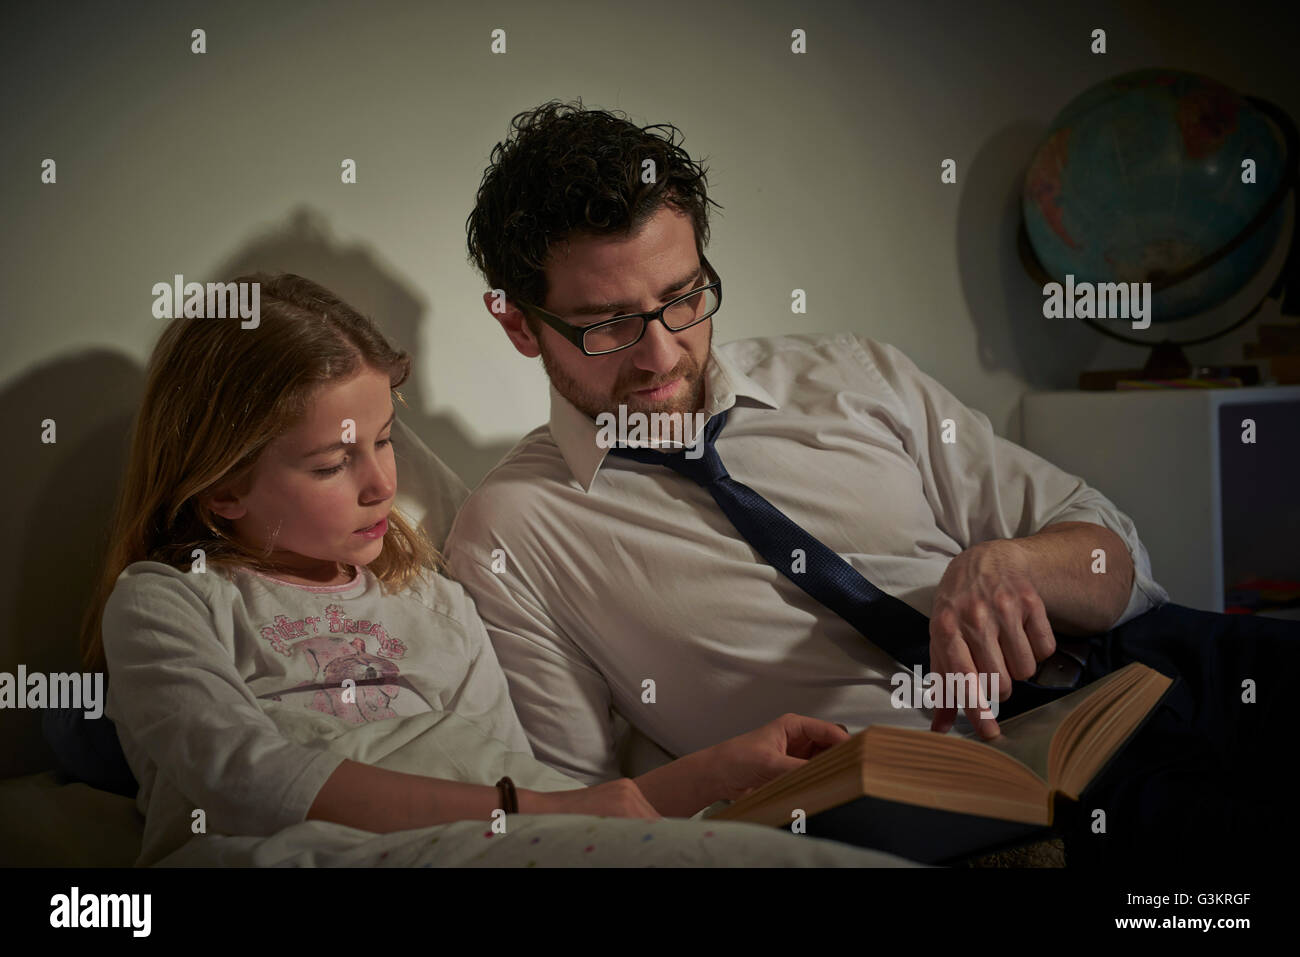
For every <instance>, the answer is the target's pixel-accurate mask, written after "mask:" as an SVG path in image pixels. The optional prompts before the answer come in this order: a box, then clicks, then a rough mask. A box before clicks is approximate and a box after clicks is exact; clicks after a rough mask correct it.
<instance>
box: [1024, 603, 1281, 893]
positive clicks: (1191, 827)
mask: <svg viewBox="0 0 1300 957" xmlns="http://www.w3.org/2000/svg"><path fill="white" fill-rule="evenodd" d="M1131 661H1140V662H1142V663H1144V664H1146V665H1149V666H1150V667H1152V668H1155V669H1156V670H1157V671H1160V672H1162V673H1164V674H1166V675H1169V676H1170V677H1172V678H1176V679H1178V680H1177V681H1176V682H1175V684H1174V685H1173V687H1172V688H1170V691H1169V694H1168V695H1167V696H1166V698H1165V700H1164V701H1163V702H1162V703H1161V705H1160V707H1159V708H1157V709H1156V711H1155V712H1154V713H1153V714H1152V715H1151V716H1150V718H1149V720H1148V721H1147V723H1146V725H1145V726H1144V727H1143V728H1141V729H1140V730H1139V731H1138V733H1137V734H1136V735H1135V736H1134V737H1133V738H1132V739H1131V740H1130V741H1129V743H1128V745H1127V746H1126V747H1125V749H1124V750H1123V751H1122V752H1121V753H1120V755H1119V756H1118V757H1117V758H1116V759H1115V760H1114V762H1112V764H1111V765H1110V766H1109V767H1108V768H1106V769H1104V770H1103V772H1102V773H1101V775H1100V776H1099V777H1098V778H1096V779H1095V780H1094V782H1093V784H1092V786H1091V787H1090V789H1089V790H1088V791H1086V792H1085V793H1084V794H1083V796H1082V799H1081V802H1080V804H1079V805H1077V806H1073V807H1069V808H1068V809H1067V813H1065V814H1064V815H1063V818H1062V820H1061V821H1060V825H1061V831H1062V833H1063V835H1064V838H1065V846H1066V866H1068V867H1090V866H1099V867H1106V868H1108V869H1109V868H1113V867H1115V866H1156V867H1164V866H1183V867H1187V866H1200V865H1206V866H1212V867H1215V868H1221V869H1222V868H1227V870H1222V871H1221V873H1222V875H1223V876H1224V877H1229V876H1231V875H1233V874H1234V873H1235V874H1239V875H1241V876H1249V875H1250V874H1251V873H1253V869H1254V867H1255V865H1257V864H1259V863H1261V862H1268V861H1273V862H1276V863H1283V862H1285V863H1286V864H1287V865H1288V866H1289V862H1290V861H1291V860H1292V859H1293V857H1292V855H1294V854H1295V852H1296V850H1297V845H1298V844H1300V841H1298V840H1297V834H1298V833H1300V825H1298V824H1297V821H1300V818H1298V817H1297V812H1298V811H1300V808H1297V806H1296V801H1295V796H1294V792H1293V791H1292V790H1291V788H1292V787H1293V784H1292V782H1293V781H1294V780H1295V779H1296V774H1295V764H1296V756H1297V745H1296V737H1295V733H1294V732H1293V730H1292V725H1293V724H1294V723H1295V721H1296V717H1297V714H1296V709H1295V704H1296V702H1297V700H1298V699H1300V696H1297V694H1296V687H1297V685H1296V682H1297V680H1300V622H1295V621H1284V620H1281V619H1272V618H1260V617H1258V616H1254V615H1219V614H1215V613H1213V612H1206V611H1197V610H1195V609H1191V608H1185V607H1183V606H1181V605H1174V604H1165V605H1162V606H1160V607H1159V608H1155V609H1152V610H1151V611H1149V612H1147V613H1146V614H1143V615H1139V616H1138V617H1137V618H1134V619H1132V620H1131V621H1128V622H1126V623H1125V624H1123V625H1121V626H1120V627H1119V628H1116V629H1114V630H1112V631H1109V632H1107V633H1105V634H1103V635H1097V636H1094V637H1093V638H1092V639H1091V643H1090V652H1089V657H1088V662H1087V666H1086V668H1085V670H1084V673H1083V677H1082V679H1081V683H1087V682H1091V681H1095V680H1096V679H1097V678H1100V677H1101V676H1102V675H1105V674H1108V673H1110V672H1111V671H1114V670H1115V669H1117V668H1120V667H1122V666H1123V665H1126V664H1128V663H1129V662H1131ZM1248 680H1249V681H1251V682H1253V685H1254V697H1255V700H1254V703H1247V702H1245V701H1243V695H1244V694H1246V689H1245V685H1244V683H1245V682H1246V681H1248ZM1058 694H1059V692H1049V691H1042V690H1040V689H1036V688H1032V687H1030V686H1028V685H1023V684H1021V683H1020V682H1017V683H1015V685H1014V686H1013V688H1012V693H1011V697H1010V698H1008V699H1007V700H1006V701H1004V702H1003V703H1002V705H1001V707H1000V709H999V715H998V716H999V718H1004V717H1012V716H1014V715H1015V714H1018V713H1020V712H1021V711H1025V710H1028V709H1029V708H1032V707H1035V706H1036V705H1038V704H1042V703H1044V702H1046V701H1048V700H1051V699H1052V698H1054V697H1056V696H1057V695H1058ZM1097 809H1101V810H1102V811H1104V812H1105V830H1104V832H1099V831H1098V829H1097V827H1096V824H1095V823H1094V817H1095V811H1096V810H1097Z"/></svg>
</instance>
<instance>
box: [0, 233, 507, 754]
mask: <svg viewBox="0 0 1300 957" xmlns="http://www.w3.org/2000/svg"><path fill="white" fill-rule="evenodd" d="M259 270H260V271H265V272H293V273H297V274H299V275H301V276H305V277H307V278H308V279H311V280H313V281H315V282H318V283H320V284H321V285H323V286H325V287H326V288H328V289H330V290H331V291H333V292H335V293H337V294H338V295H339V296H340V297H341V298H342V299H343V300H344V301H345V302H347V303H349V304H351V305H352V306H354V307H355V308H356V309H358V310H359V311H360V312H362V313H364V314H366V315H368V316H370V317H371V318H372V319H373V320H374V321H375V324H376V325H377V326H378V327H379V328H380V330H381V331H382V332H383V333H384V335H385V336H387V337H388V339H389V341H390V342H392V343H393V344H394V345H395V346H397V347H399V348H402V349H405V350H407V351H408V352H410V353H411V355H412V357H413V359H414V361H415V366H416V367H418V366H419V363H420V356H419V354H418V353H417V351H416V346H417V344H418V343H419V342H420V341H421V339H422V338H423V339H424V340H427V341H433V342H436V341H438V339H439V338H440V337H439V335H437V334H432V335H431V334H429V331H428V330H424V331H423V333H424V334H423V335H421V333H422V330H421V328H420V324H421V323H422V322H425V321H432V317H430V316H428V315H427V313H428V308H427V306H426V304H425V303H423V302H421V301H420V299H419V298H418V297H417V296H416V294H415V293H414V292H413V291H412V290H411V288H410V287H409V286H407V285H406V284H405V283H403V282H402V281H401V279H399V278H398V277H396V276H394V275H393V273H392V271H391V270H390V269H388V268H387V267H385V266H384V265H382V264H381V263H379V262H378V261H377V260H376V259H375V257H374V256H373V255H372V254H371V253H370V252H369V251H368V250H366V249H365V248H363V247H358V246H350V247H343V246H340V245H339V244H338V243H337V242H335V241H333V240H332V239H331V238H330V237H329V235H328V233H327V229H326V226H325V224H324V222H323V221H322V220H321V219H320V218H319V217H317V216H314V215H313V214H312V213H311V212H310V211H307V210H299V211H297V212H295V213H294V214H293V215H292V216H291V217H290V218H289V221H288V223H287V224H286V225H285V226H283V227H281V228H278V229H275V230H273V231H272V232H270V233H268V234H266V235H264V236H262V237H258V238H256V239H254V240H253V241H251V242H249V243H248V244H247V245H245V246H244V247H243V248H242V249H240V250H238V251H236V252H235V253H234V254H233V255H231V256H230V258H229V259H227V260H226V261H225V262H224V263H222V264H220V265H219V266H218V267H217V268H215V269H212V270H209V271H208V272H207V274H206V275H204V276H203V277H202V279H203V281H208V280H214V281H215V280H218V279H229V278H232V277H233V276H236V275H238V274H240V273H245V272H254V271H259ZM177 271H181V270H177ZM141 301H142V302H148V301H149V300H148V298H147V296H146V295H145V294H144V293H142V294H141ZM159 332H161V325H160V327H159ZM435 332H436V330H435ZM445 334H446V333H445V332H444V333H443V335H445ZM150 348H152V343H151V344H150ZM400 391H401V392H402V394H403V396H404V397H405V398H406V401H407V404H408V406H409V407H408V408H406V409H402V410H400V411H399V413H398V414H399V415H400V416H401V418H402V421H403V422H404V423H406V424H407V425H408V426H409V427H410V428H411V429H412V430H413V431H414V432H415V433H416V435H418V436H419V437H420V439H421V440H423V441H424V443H425V444H426V445H428V447H429V448H430V449H432V450H433V451H434V452H435V453H436V454H437V455H438V457H439V458H441V459H442V460H443V461H444V462H446V464H447V465H448V466H450V467H451V468H452V469H453V470H454V471H455V472H456V473H457V474H458V475H459V476H460V477H461V478H462V479H463V480H464V481H465V482H466V483H467V484H468V485H469V486H470V487H471V488H472V487H473V486H474V485H475V484H477V483H478V481H479V480H480V479H481V478H482V477H483V475H484V474H486V473H487V471H488V470H489V469H490V468H491V467H492V466H493V465H495V464H496V463H497V462H498V461H499V460H500V459H501V457H502V456H503V455H504V454H505V453H506V452H507V451H508V450H509V449H510V447H511V445H512V444H513V443H495V444H489V445H485V446H478V445H475V444H474V443H472V442H471V441H470V440H469V438H468V437H467V435H466V433H465V431H464V430H463V429H462V428H461V426H460V424H459V423H458V422H457V421H456V419H455V418H454V417H453V416H449V415H445V414H436V415H430V414H427V413H426V412H425V411H424V410H425V408H427V407H428V406H430V405H431V404H432V402H431V400H432V397H431V396H429V395H427V394H425V393H426V391H427V390H424V389H422V388H421V385H420V382H419V376H418V375H416V374H415V373H414V372H413V373H412V375H411V377H410V378H409V379H408V380H407V382H406V383H405V384H404V385H403V386H402V387H401V390H400ZM143 393H144V368H143V367H142V366H140V365H139V364H137V363H136V362H135V360H134V359H133V358H129V357H127V356H124V355H122V354H120V353H114V352H107V351H104V350H98V349H97V350H90V351H86V352H80V353H75V354H72V355H68V356H65V357H63V358H59V359H56V360H54V361H51V362H48V363H45V364H43V365H41V366H39V367H37V368H34V369H31V370H30V371H28V372H27V373H26V374H24V375H22V376H20V377H19V378H17V379H15V380H14V381H12V382H10V383H9V384H8V386H7V387H6V388H4V389H3V390H0V409H2V410H3V412H2V413H0V416H2V418H0V422H3V424H4V434H5V435H8V436H33V435H39V432H38V431H34V430H39V429H40V423H41V422H43V421H44V420H45V419H53V420H54V421H55V423H56V438H57V441H56V442H55V443H54V444H52V445H42V446H41V447H40V450H39V453H38V454H35V455H29V456H24V457H23V459H22V460H21V461H20V462H11V464H10V467H9V469H8V474H7V475H6V477H5V484H6V487H7V488H8V490H9V495H8V504H7V507H6V508H5V509H4V510H3V512H2V513H0V533H3V535H4V541H5V542H6V543H7V547H6V548H5V549H3V551H2V552H0V583H2V584H0V622H3V625H2V626H0V627H2V631H0V671H3V672H9V673H10V674H14V673H16V671H17V667H18V665H19V664H23V665H25V666H26V667H27V670H28V672H34V671H41V672H45V673H50V672H70V671H78V672H79V671H80V670H81V664H80V660H79V658H78V651H77V646H78V634H79V629H80V626H81V616H82V613H83V609H84V608H85V607H86V604H87V602H88V601H89V597H90V591H91V588H92V586H93V583H94V580H95V578H96V576H97V575H98V571H99V563H100V561H101V559H102V557H103V554H104V547H105V544H106V539H107V535H108V522H109V519H110V517H111V514H112V509H113V504H114V502H115V500H116V496H117V490H118V486H119V483H120V480H121V476H122V473H123V470H124V469H125V467H126V458H127V453H128V451H129V448H130V431H131V426H132V423H133V422H134V419H135V413H136V409H137V407H138V405H139V402H140V398H141V396H142V395H143ZM24 444H25V442H24ZM398 481H399V482H400V481H401V479H400V476H399V479H398ZM40 719H41V712H40V711H33V710H27V709H15V708H4V709H0V741H2V742H4V747H3V748H2V749H0V777H11V776H15V775H20V774H31V773H35V772H37V771H43V770H46V769H48V768H52V767H54V755H53V753H52V752H51V751H50V750H49V748H48V747H47V746H46V744H45V742H44V739H43V738H42V735H41V722H40Z"/></svg>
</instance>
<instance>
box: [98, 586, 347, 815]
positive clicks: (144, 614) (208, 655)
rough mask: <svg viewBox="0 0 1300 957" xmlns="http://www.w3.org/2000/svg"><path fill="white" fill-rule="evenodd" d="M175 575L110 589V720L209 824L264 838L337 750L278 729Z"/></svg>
mask: <svg viewBox="0 0 1300 957" xmlns="http://www.w3.org/2000/svg"><path fill="white" fill-rule="evenodd" d="M184 579H185V574H184V573H182V572H179V571H178V572H176V573H175V575H174V576H169V575H166V574H160V573H143V574H136V575H133V576H132V577H130V578H129V579H123V580H119V582H118V585H117V587H116V588H115V589H114V591H113V593H112V595H111V596H110V597H109V600H108V602H107V603H106V605H105V608H104V624H103V634H104V653H105V657H106V659H107V663H108V673H109V700H110V702H111V707H112V711H113V714H112V715H111V717H112V720H113V721H114V723H115V724H116V725H117V726H118V728H119V730H121V731H122V732H123V734H124V736H126V737H129V739H130V740H131V741H132V742H133V743H134V744H135V745H136V746H138V747H139V749H141V750H142V751H143V752H144V754H145V755H147V756H148V758H149V760H150V761H151V762H153V763H154V764H155V765H156V766H157V768H158V771H159V773H162V774H166V775H168V776H169V777H170V778H171V780H172V782H173V783H174V784H175V786H176V788H177V789H178V790H179V791H180V792H181V793H182V794H183V795H184V796H185V798H186V799H187V800H189V801H192V802H193V805H194V807H195V808H196V809H197V808H201V809H203V811H204V812H205V816H206V819H207V825H208V829H209V830H211V831H216V832H219V833H227V834H243V835H253V836H263V835H270V834H274V833H275V832H277V831H279V830H281V829H282V828H285V827H288V826H290V825H293V824H298V823H301V822H302V821H304V820H306V817H307V812H308V811H309V810H310V809H311V805H312V803H313V802H314V801H315V799H316V795H317V793H318V792H319V791H320V788H321V787H322V785H324V783H325V781H326V780H327V779H328V778H329V776H330V775H331V774H333V773H334V770H335V768H337V767H338V765H339V764H340V763H342V761H343V756H342V755H340V754H336V753H332V752H330V751H327V750H324V749H321V748H313V747H307V746H304V745H300V744H297V743H294V742H292V741H290V740H288V739H287V738H285V737H284V736H283V735H282V734H281V733H280V731H279V729H278V728H277V727H276V726H275V723H274V722H273V721H272V720H271V719H270V717H268V716H267V715H266V714H265V713H264V712H263V711H262V709H261V707H259V704H258V700H257V698H256V697H254V695H253V693H252V692H251V691H250V689H249V688H248V685H247V684H245V683H244V681H243V679H242V678H241V677H240V675H239V672H238V670H237V669H236V667H235V664H234V658H233V655H232V653H231V651H230V649H228V648H226V647H225V645H224V644H223V643H222V641H221V640H220V638H219V637H218V635H217V631H216V629H215V628H214V625H213V617H212V611H211V610H210V608H209V606H208V605H207V603H206V602H205V601H204V599H203V597H202V596H201V594H200V593H199V590H198V586H197V585H194V586H192V585H190V584H189V583H188V582H187V581H185V580H184ZM133 770H135V769H133ZM136 773H137V775H138V774H139V771H138V770H136Z"/></svg>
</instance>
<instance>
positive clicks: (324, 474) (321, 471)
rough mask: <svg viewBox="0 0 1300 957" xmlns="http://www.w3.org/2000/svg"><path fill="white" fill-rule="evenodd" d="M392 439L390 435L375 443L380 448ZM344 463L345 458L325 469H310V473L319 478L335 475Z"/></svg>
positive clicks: (341, 469)
mask: <svg viewBox="0 0 1300 957" xmlns="http://www.w3.org/2000/svg"><path fill="white" fill-rule="evenodd" d="M392 441H393V440H392V437H391V436H390V437H389V438H386V439H380V440H379V441H378V442H376V443H375V445H377V446H380V447H381V448H382V447H383V446H385V445H388V444H389V443H390V442H392ZM346 464H347V459H344V460H343V461H342V462H340V463H339V464H338V465H335V466H332V467H330V468H327V469H312V473H313V474H315V475H319V476H320V477H321V478H328V477H329V476H331V475H336V474H338V473H339V472H341V471H343V466H344V465H346Z"/></svg>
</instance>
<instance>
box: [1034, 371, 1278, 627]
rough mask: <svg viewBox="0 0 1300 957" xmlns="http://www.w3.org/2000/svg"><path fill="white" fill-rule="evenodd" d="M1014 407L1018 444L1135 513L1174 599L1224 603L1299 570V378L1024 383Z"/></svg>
mask: <svg viewBox="0 0 1300 957" xmlns="http://www.w3.org/2000/svg"><path fill="white" fill-rule="evenodd" d="M1021 411H1022V420H1021V421H1022V428H1023V439H1022V444H1023V445H1024V446H1025V448H1027V449H1029V450H1030V451H1031V452H1034V453H1036V454H1038V455H1041V456H1042V457H1043V458H1045V459H1047V460H1048V461H1049V462H1052V463H1053V464H1055V465H1056V466H1058V467H1059V468H1062V469H1064V470H1065V471H1067V472H1070V473H1072V474H1074V475H1077V476H1079V477H1080V478H1082V479H1083V480H1084V481H1086V482H1087V483H1088V484H1089V485H1091V486H1092V487H1093V488H1095V489H1097V490H1098V491H1100V492H1101V493H1102V494H1103V495H1105V496H1106V497H1107V498H1109V499H1110V500H1111V501H1112V502H1114V503H1115V505H1116V506H1118V507H1119V509H1120V510H1121V511H1123V512H1125V513H1126V514H1127V515H1128V516H1129V517H1130V518H1132V519H1133V521H1134V523H1136V525H1137V530H1138V535H1139V536H1140V537H1141V539H1142V541H1143V543H1144V544H1145V545H1146V547H1147V551H1148V553H1149V554H1150V556H1151V567H1152V573H1153V575H1154V577H1155V580H1156V581H1157V582H1159V583H1160V584H1161V585H1162V586H1164V588H1165V590H1166V591H1168V592H1169V598H1170V600H1171V601H1173V602H1176V603H1177V604H1180V605H1186V606H1188V607H1191V608H1200V609H1204V610H1206V611H1217V612H1221V611H1223V610H1224V595H1225V587H1229V588H1230V587H1232V586H1234V585H1237V584H1240V583H1241V582H1242V581H1244V580H1246V579H1249V578H1264V579H1281V580H1285V581H1297V580H1300V386H1271V387H1258V388H1242V389H1161V390H1145V389H1141V390H1133V391H1124V392H1031V393H1028V394H1026V395H1025V397H1024V399H1023V400H1022V402H1021ZM1245 419H1251V420H1253V421H1254V423H1255V442H1254V444H1248V443H1245V442H1243V441H1242V435H1243V432H1244V428H1243V426H1242V421H1243V420H1245ZM1276 614H1277V615H1278V616H1279V617H1288V618H1289V617H1294V614H1293V613H1292V612H1291V611H1283V612H1277V613H1276Z"/></svg>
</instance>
